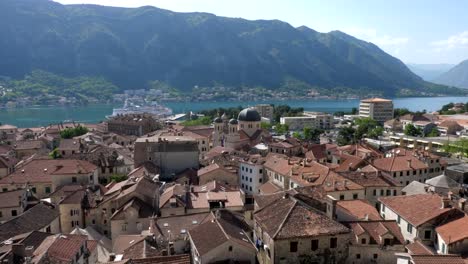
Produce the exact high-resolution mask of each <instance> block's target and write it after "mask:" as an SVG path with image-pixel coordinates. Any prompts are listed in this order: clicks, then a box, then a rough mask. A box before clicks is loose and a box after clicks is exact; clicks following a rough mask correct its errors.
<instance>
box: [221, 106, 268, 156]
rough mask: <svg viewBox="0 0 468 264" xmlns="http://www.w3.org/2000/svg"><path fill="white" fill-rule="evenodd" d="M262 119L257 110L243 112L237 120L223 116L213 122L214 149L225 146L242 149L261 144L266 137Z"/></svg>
mask: <svg viewBox="0 0 468 264" xmlns="http://www.w3.org/2000/svg"><path fill="white" fill-rule="evenodd" d="M261 121H262V118H261V116H260V114H259V113H258V112H257V110H256V109H255V108H246V109H244V110H242V111H241V112H240V113H239V115H238V116H237V119H230V120H229V117H228V116H226V114H223V115H222V116H221V117H217V118H215V119H214V120H213V126H214V131H213V147H216V146H224V147H229V148H233V149H240V148H242V147H243V146H245V145H250V146H252V145H254V144H258V143H259V142H261V140H262V137H263V136H264V131H263V130H262V128H261V126H260V124H261Z"/></svg>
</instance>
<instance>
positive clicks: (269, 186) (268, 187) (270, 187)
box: [258, 181, 282, 194]
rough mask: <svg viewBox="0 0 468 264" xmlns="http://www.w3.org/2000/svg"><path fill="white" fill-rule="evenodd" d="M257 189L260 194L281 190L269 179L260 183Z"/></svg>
mask: <svg viewBox="0 0 468 264" xmlns="http://www.w3.org/2000/svg"><path fill="white" fill-rule="evenodd" d="M258 189H259V190H260V193H261V194H272V193H277V192H279V191H281V190H282V189H281V188H280V187H278V186H276V185H275V184H274V183H272V182H270V181H268V182H266V183H264V184H262V185H261V186H260V187H259V188H258Z"/></svg>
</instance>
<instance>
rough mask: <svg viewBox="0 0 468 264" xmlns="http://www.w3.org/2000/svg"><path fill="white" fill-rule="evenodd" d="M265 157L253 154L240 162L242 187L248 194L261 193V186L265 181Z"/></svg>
mask: <svg viewBox="0 0 468 264" xmlns="http://www.w3.org/2000/svg"><path fill="white" fill-rule="evenodd" d="M264 163H265V159H263V158H262V157H261V156H260V155H252V156H250V158H249V159H248V160H241V161H240V162H239V182H240V187H241V188H242V190H243V191H244V192H245V193H246V194H259V193H260V189H259V188H260V186H261V185H262V184H263V183H264V182H265V179H264V176H263V175H264V168H263V164H264Z"/></svg>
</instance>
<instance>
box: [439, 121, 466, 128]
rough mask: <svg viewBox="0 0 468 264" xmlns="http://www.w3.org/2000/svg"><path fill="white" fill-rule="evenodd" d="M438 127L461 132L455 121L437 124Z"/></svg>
mask: <svg viewBox="0 0 468 264" xmlns="http://www.w3.org/2000/svg"><path fill="white" fill-rule="evenodd" d="M439 127H442V128H447V129H455V130H457V131H458V130H462V129H463V127H462V126H460V124H458V122H457V121H455V120H445V121H443V122H442V123H440V124H439Z"/></svg>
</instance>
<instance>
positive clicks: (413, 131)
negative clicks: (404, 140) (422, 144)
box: [403, 123, 422, 137]
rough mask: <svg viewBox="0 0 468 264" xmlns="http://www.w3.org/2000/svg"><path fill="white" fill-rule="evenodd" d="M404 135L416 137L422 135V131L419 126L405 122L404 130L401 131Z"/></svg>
mask: <svg viewBox="0 0 468 264" xmlns="http://www.w3.org/2000/svg"><path fill="white" fill-rule="evenodd" d="M403 132H404V133H405V135H407V136H412V137H418V136H422V131H421V129H420V128H418V127H415V126H414V125H413V124H411V123H410V124H407V125H406V126H405V130H404V131H403Z"/></svg>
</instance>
